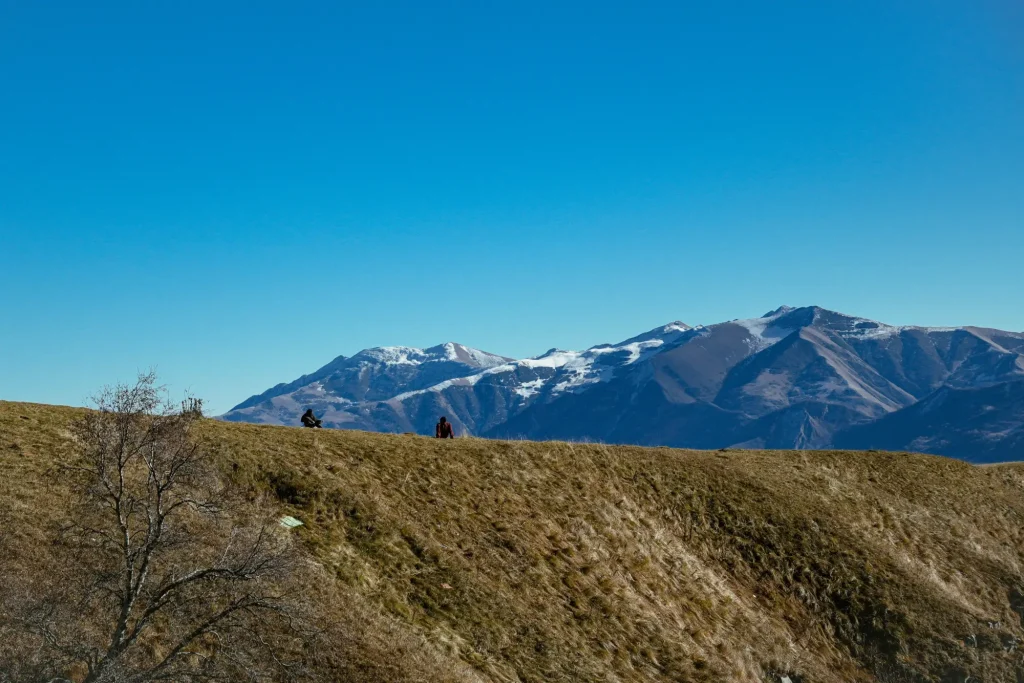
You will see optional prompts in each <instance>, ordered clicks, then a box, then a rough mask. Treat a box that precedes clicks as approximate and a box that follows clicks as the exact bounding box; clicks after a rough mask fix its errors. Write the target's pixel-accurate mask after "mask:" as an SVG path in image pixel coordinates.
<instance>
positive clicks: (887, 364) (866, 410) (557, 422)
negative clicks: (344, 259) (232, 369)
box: [224, 306, 1024, 458]
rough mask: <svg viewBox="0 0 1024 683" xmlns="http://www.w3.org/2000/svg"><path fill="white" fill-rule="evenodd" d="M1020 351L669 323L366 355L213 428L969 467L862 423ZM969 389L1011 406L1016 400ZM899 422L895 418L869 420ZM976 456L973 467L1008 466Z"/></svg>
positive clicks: (987, 333) (1015, 357)
mask: <svg viewBox="0 0 1024 683" xmlns="http://www.w3.org/2000/svg"><path fill="white" fill-rule="evenodd" d="M1022 354H1024V334H1018V333H1012V332H1002V331H999V330H989V329H981V328H974V327H964V328H923V327H906V326H903V327H900V326H893V325H886V324H883V323H879V322H875V321H872V320H866V319H863V318H858V317H854V316H848V315H843V314H841V313H836V312H833V311H828V310H825V309H822V308H818V307H805V308H789V307H785V306H784V307H781V308H778V309H776V310H774V311H771V312H769V313H767V314H765V315H764V316H762V317H759V318H753V319H748V320H733V321H729V322H725V323H719V324H716V325H709V326H698V327H694V328H691V327H689V326H687V325H685V324H683V323H680V322H674V323H670V324H668V325H665V326H663V327H658V328H655V329H653V330H650V331H649V332H646V333H644V334H641V335H638V336H636V337H633V338H631V339H627V340H625V341H623V342H620V343H618V344H600V345H598V346H594V347H591V348H590V349H587V350H585V351H563V350H558V349H552V350H551V351H548V352H547V353H545V354H542V355H541V356H538V357H536V358H528V359H523V360H511V359H508V358H503V357H501V356H496V355H493V354H489V353H485V352H483V351H478V350H475V349H471V348H468V347H465V346H461V345H458V344H452V343H449V344H444V345H441V346H437V347H433V348H431V349H425V350H420V349H412V348H407V347H387V348H380V349H368V350H366V351H361V352H360V353H358V354H356V355H355V356H352V357H351V358H344V357H339V358H337V359H335V360H334V361H332V362H331V363H329V364H328V365H326V366H324V367H323V368H321V369H320V370H318V371H316V372H315V373H312V374H311V375H306V376H303V377H301V378H299V379H298V380H296V381H294V382H291V383H289V384H281V385H278V386H277V387H274V388H273V389H271V390H269V391H268V392H265V393H263V394H261V395H259V396H254V397H252V398H250V399H248V400H246V401H245V402H243V403H241V404H240V405H239V406H237V407H236V408H234V409H232V410H231V411H230V412H229V413H227V414H226V415H225V416H224V419H228V420H240V421H251V422H265V423H273V424H295V423H296V421H297V419H298V416H299V415H300V414H301V412H302V411H303V410H305V408H307V407H311V408H313V409H314V411H315V412H317V414H318V415H322V417H323V418H324V421H325V424H326V425H327V426H330V427H340V428H355V429H369V430H377V431H391V432H404V431H414V432H420V433H430V431H431V430H432V428H433V425H434V423H435V422H436V419H437V416H438V415H442V414H443V415H446V416H447V417H448V419H449V420H451V421H452V422H453V423H454V424H455V427H456V430H457V431H458V432H459V433H469V434H475V435H480V436H490V437H509V438H531V439H553V438H555V439H581V440H583V439H585V440H600V441H606V442H612V443H638V444H648V445H672V446H690V447H701V448H718V447H725V446H749V447H767V448H794V447H796V448H818V447H826V446H829V445H832V444H833V443H842V444H849V447H858V448H873V447H878V446H877V445H876V444H880V443H883V442H884V443H885V444H886V446H885V447H887V448H900V447H904V448H915V447H917V446H920V447H919V448H917V449H918V450H930V451H932V452H942V451H939V450H938V449H939V448H941V447H942V446H940V445H939V444H940V441H941V443H943V444H954V445H953V446H948V447H946V451H945V454H947V455H957V456H961V457H967V458H972V457H974V456H973V455H972V453H971V452H970V448H969V447H968V446H967V445H965V444H967V443H968V442H969V441H970V440H969V439H968V440H967V441H965V440H964V439H950V438H946V439H944V440H939V441H936V440H932V441H929V440H928V439H927V438H923V436H925V435H914V436H913V438H909V437H908V439H906V440H904V441H899V442H898V443H897V442H894V441H892V438H890V437H892V434H891V433H888V432H887V433H884V434H880V433H879V432H878V431H877V430H875V431H872V430H870V429H866V428H865V425H870V424H874V423H878V424H879V425H884V424H889V423H892V424H896V423H897V422H898V424H899V425H900V428H899V430H898V431H899V433H900V434H908V435H909V434H911V433H912V432H914V425H915V424H918V423H920V424H922V425H924V424H926V423H927V424H931V423H929V422H928V421H927V420H924V421H922V419H921V418H920V417H919V416H918V417H915V416H916V415H917V413H915V412H913V411H911V412H908V413H904V412H903V411H906V410H907V409H909V408H911V407H913V406H918V404H919V402H921V401H923V400H927V399H928V398H929V397H930V396H931V395H932V394H935V393H936V392H942V391H949V390H960V391H963V390H978V389H985V388H990V387H993V386H997V385H1003V384H1007V383H1016V382H1024V357H1022ZM1014 386H1016V385H1014ZM1021 386H1024V384H1022V385H1021ZM982 394H983V395H984V396H986V397H990V396H1005V397H1007V398H1006V399H1005V400H1006V401H1009V402H1011V403H1012V402H1014V401H1018V400H1019V396H1020V395H1021V392H1019V391H1015V390H1008V391H1005V392H1003V393H1000V392H999V391H988V392H982ZM979 395H981V394H979ZM969 396H971V394H967V395H965V396H960V395H959V394H958V397H959V399H958V400H960V401H961V402H962V401H964V400H969ZM986 400H988V399H986ZM957 405H960V403H958V404H957ZM1000 411H1001V412H999V415H1001V416H1002V417H1001V419H1000V420H998V421H997V422H996V423H994V425H995V424H998V426H999V428H998V429H996V427H995V426H993V428H992V429H993V430H995V431H993V433H992V434H989V431H985V430H981V432H982V433H984V434H985V435H986V437H985V438H989V436H991V438H993V439H996V440H997V441H998V440H1000V439H1002V437H1001V436H1000V434H1004V433H1005V434H1009V433H1010V432H1008V431H1007V429H1006V421H1007V419H1008V418H1006V415H1015V414H1018V410H1017V407H1014V406H1009V407H1006V406H1001V407H1000ZM985 412H986V411H982V414H985ZM989 412H991V411H989ZM1020 413H1021V414H1024V408H1021V410H1020ZM901 414H905V415H906V416H907V417H904V418H900V419H898V420H897V421H896V422H893V421H892V420H894V419H896V418H895V417H894V418H892V419H890V420H889V422H883V421H882V418H887V417H889V416H897V415H901ZM949 420H953V417H952V416H951V417H950V418H949ZM954 422H955V420H954ZM948 427H949V429H952V430H953V431H956V430H957V429H958V426H957V425H955V424H953V425H952V426H948ZM922 428H924V427H922ZM928 428H929V429H934V425H932V426H930V427H928ZM990 431H991V430H990ZM1010 431H1012V430H1010ZM883 437H885V438H883ZM1007 438H1009V437H1007ZM1014 438H1016V439H1017V441H1016V442H1015V443H1018V444H1019V443H1020V439H1019V434H1018V435H1017V436H1015V437H1014ZM922 444H923V446H921V445H922ZM955 444H960V445H955ZM986 444H987V442H986ZM915 445H916V446H915ZM989 446H991V444H987V445H986V447H985V448H980V447H979V450H978V452H979V456H978V457H988V456H983V455H980V453H981V452H982V451H984V452H986V453H988V452H991V453H995V452H998V453H999V454H1000V456H999V457H1005V453H1003V451H1002V450H1000V449H999V448H995V449H993V448H990V447H989ZM1014 452H1015V451H1014ZM1020 456H1021V457H1024V453H1021V454H1020Z"/></svg>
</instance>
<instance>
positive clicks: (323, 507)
mask: <svg viewBox="0 0 1024 683" xmlns="http://www.w3.org/2000/svg"><path fill="white" fill-rule="evenodd" d="M74 414H75V411H74V410H73V409H69V408H61V407H52V406H41V405H34V404H19V403H7V402H0V466H2V467H3V471H4V475H5V476H3V477H2V478H0V520H5V524H4V526H3V528H2V531H0V533H5V534H8V535H9V537H8V540H10V538H11V537H12V536H13V538H14V541H15V544H16V545H17V547H19V548H20V549H21V551H22V552H32V549H33V547H34V546H33V544H38V543H41V542H42V540H41V539H42V527H43V525H44V524H45V523H46V522H47V521H48V520H51V519H54V518H59V517H60V515H61V514H62V511H63V509H64V508H63V507H62V506H63V505H64V504H65V501H64V500H63V499H62V498H61V496H60V495H58V494H57V493H55V492H54V491H53V490H52V489H50V488H48V486H47V484H46V479H45V472H46V470H47V469H48V468H49V467H50V466H51V465H52V464H53V463H54V462H55V460H56V459H57V458H59V457H61V456H60V454H61V453H63V452H66V445H67V444H66V439H67V432H66V429H65V427H66V425H67V423H68V421H69V420H70V419H71V418H72V417H73V416H74ZM203 440H204V442H205V443H206V445H207V447H208V448H209V449H210V451H211V452H213V453H214V454H215V455H216V457H217V460H218V463H219V465H220V467H222V468H223V470H224V472H225V473H226V475H227V476H229V477H231V478H233V479H234V480H235V481H236V482H237V483H238V484H239V485H241V486H244V487H247V488H250V489H252V491H253V492H259V491H265V492H269V493H271V494H272V495H274V496H276V497H277V498H278V499H279V501H280V505H281V509H282V511H286V512H287V513H288V514H292V515H294V516H296V517H298V518H299V519H301V520H302V521H303V522H304V523H305V526H303V527H300V528H299V529H298V530H297V531H296V533H297V534H298V535H299V536H300V538H301V539H302V541H303V543H304V544H305V545H306V546H307V547H308V548H309V549H310V550H311V552H312V553H314V554H315V556H316V557H317V558H318V560H319V562H321V563H322V564H323V565H324V566H325V567H326V568H327V569H328V572H329V575H330V576H332V577H334V580H335V581H336V582H337V588H338V590H339V595H341V596H343V597H342V598H340V599H339V600H338V602H339V604H337V605H336V606H335V609H336V610H337V612H338V613H339V614H340V615H346V618H349V619H351V620H352V621H353V623H354V624H356V626H355V627H353V629H352V631H351V637H350V638H348V639H346V640H344V641H343V642H341V641H339V643H338V659H339V662H340V664H337V666H338V667H340V669H339V671H342V673H343V675H345V676H348V677H349V678H350V679H351V680H367V681H370V680H384V681H387V680H396V681H397V680H423V681H428V680H429V681H445V680H448V681H780V680H783V677H787V678H788V679H789V680H791V681H793V682H794V683H812V682H817V681H865V682H866V681H885V682H894V681H950V682H953V681H955V682H956V683H963V682H964V681H966V680H968V676H969V677H970V679H969V680H970V681H971V682H972V683H973V682H974V681H989V682H1012V681H1021V680H1024V664H1022V657H1021V652H1020V651H1019V650H1018V647H1019V645H1020V643H1021V642H1022V639H1024V627H1022V619H1024V575H1022V562H1024V529H1022V520H1024V495H1022V494H1024V467H1022V466H1019V465H1012V464H1011V465H999V466H991V467H977V466H972V465H968V464H966V463H964V462H960V461H956V460H948V459H944V458H939V457H933V456H924V455H910V454H892V453H879V452H837V451H759V450H726V451H684V450H671V449H667V448H639V447H624V446H623V447H610V446H602V445H585V444H578V443H564V442H549V443H533V442H521V441H487V440H481V439H458V440H455V441H447V442H440V441H436V440H433V439H427V438H422V437H416V436H404V435H386V434H369V433H363V432H358V431H343V430H302V429H296V428H285V427H274V426H263V425H251V424H234V423H227V422H222V421H215V420H210V421H207V422H206V423H205V424H204V427H203ZM336 675H342V674H336ZM325 680H326V679H325Z"/></svg>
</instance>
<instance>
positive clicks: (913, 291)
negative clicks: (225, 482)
mask: <svg viewBox="0 0 1024 683" xmlns="http://www.w3.org/2000/svg"><path fill="white" fill-rule="evenodd" d="M1022 260H1024V4H1022V3H1020V2H1019V0H974V1H971V2H965V1H964V0H955V1H951V0H919V1H918V0H906V1H900V2H893V1H892V0H860V1H856V2H855V1H853V0H849V1H844V2H832V1H828V0H823V1H820V2H819V1H815V2H807V1H801V2H791V1H788V0H780V1H773V2H765V1H763V0H759V1H757V2H730V1H728V0H726V1H724V2H682V1H678V0H677V1H672V2H668V1H666V2H641V1H633V2H609V3H602V2H593V1H587V2H550V1H546V2H537V3H518V2H500V3H499V2H479V1H474V2H465V3H458V4H450V3H438V2H409V3H403V4H396V3H387V2H359V3H346V2H317V3H312V2H301V1H296V2H280V1H279V0H275V1H273V2H261V1H258V0H257V1H253V0H247V1H246V2H216V1H213V2H211V1H209V0H206V1H204V2H181V1H175V2H156V1H154V2H135V1H132V2H128V1H123V2H104V1H103V0H96V1H95V2H80V1H78V0H75V1H74V2H70V1H66V2H27V1H25V0H16V1H12V0H0V398H2V399H10V400H26V401H41V402H49V403H69V404H80V403H82V402H83V401H84V399H85V398H86V397H87V396H88V395H90V394H91V393H92V392H93V391H94V390H96V389H97V388H99V387H100V386H101V385H103V384H104V383H108V382H112V381H116V380H119V379H130V378H131V377H132V376H133V375H134V373H135V372H136V370H138V369H141V368H146V367H149V366H155V367H156V368H157V370H158V371H159V372H160V374H161V375H162V377H163V379H164V381H166V382H168V383H169V384H170V385H171V387H172V388H173V389H174V390H176V391H180V390H184V389H191V390H192V391H193V392H195V393H196V394H198V395H200V396H204V397H206V398H207V400H208V402H209V403H210V405H211V407H212V408H213V410H214V411H216V412H222V411H224V410H226V409H228V408H230V407H231V406H232V405H234V404H235V403H237V402H239V401H241V400H242V399H244V398H246V397H247V396H249V395H250V394H252V393H256V392H259V391H262V390H264V389H266V388H268V387H269V386H271V385H273V384H275V383H277V382H282V381H290V380H292V379H294V378H295V377H297V376H298V375H300V374H302V373H305V372H310V371H312V370H314V369H315V368H317V367H319V366H320V365H321V364H323V363H325V362H327V361H329V360H330V359H332V358H333V357H335V356H337V355H338V354H345V355H350V354H352V353H354V352H356V351H358V350H359V349H361V348H364V347H369V346H377V345H387V344H405V345H414V346H429V345H433V344H436V343H440V342H444V341H449V340H452V341H459V342H462V343H465V344H468V345H471V346H476V347H479V348H483V349H485V350H488V351H492V352H496V353H502V354H505V355H510V356H530V355H535V354H538V353H542V352H544V351H545V350H547V349H548V348H550V347H553V346H558V347H562V348H581V347H586V346H590V345H593V344H596V343H600V342H610V341H617V340H620V339H623V338H626V337H629V336H632V335H634V334H637V333H639V332H641V331H643V330H646V329H649V328H652V327H655V326H657V325H660V324H663V323H666V322H669V321H671V320H676V319H680V320H683V321H684V322H687V323H690V324H698V323H705V324H706V323H713V322H719V321H722V320H727V319H731V318H743V317H752V316H755V315H759V314H761V313H763V312H765V311H767V310H769V309H773V308H775V307H777V306H779V305H781V304H790V305H807V304H818V305H821V306H825V307H827V308H832V309H836V310H840V311H843V312H847V313H853V314H857V315H863V316H865V317H871V318H875V319H880V320H883V321H885V322H890V323H894V324H928V325H960V324H974V325H982V326H992V327H1000V328H1004V329H1012V330H1022V329H1024V271H1022V268H1021V264H1022Z"/></svg>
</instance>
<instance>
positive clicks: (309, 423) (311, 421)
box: [302, 408, 323, 429]
mask: <svg viewBox="0 0 1024 683" xmlns="http://www.w3.org/2000/svg"><path fill="white" fill-rule="evenodd" d="M322 422H323V420H318V419H316V415H314V414H313V409H312V408H310V409H309V410H307V411H306V412H304V413H303V414H302V426H303V427H314V428H316V427H319V428H321V429H322V428H323V425H322V424H321V423H322Z"/></svg>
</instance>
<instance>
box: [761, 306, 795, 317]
mask: <svg viewBox="0 0 1024 683" xmlns="http://www.w3.org/2000/svg"><path fill="white" fill-rule="evenodd" d="M795 310H796V309H795V308H793V307H792V306H785V305H783V306H779V307H778V308H776V309H775V310H774V311H768V312H767V313H765V314H764V315H762V316H761V317H762V318H775V317H777V316H780V315H784V314H786V313H789V312H790V311H795Z"/></svg>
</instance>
